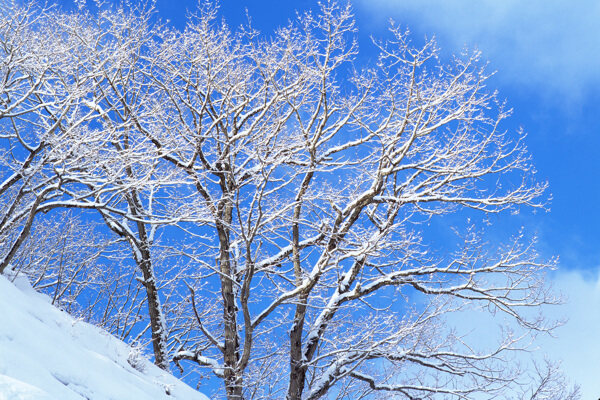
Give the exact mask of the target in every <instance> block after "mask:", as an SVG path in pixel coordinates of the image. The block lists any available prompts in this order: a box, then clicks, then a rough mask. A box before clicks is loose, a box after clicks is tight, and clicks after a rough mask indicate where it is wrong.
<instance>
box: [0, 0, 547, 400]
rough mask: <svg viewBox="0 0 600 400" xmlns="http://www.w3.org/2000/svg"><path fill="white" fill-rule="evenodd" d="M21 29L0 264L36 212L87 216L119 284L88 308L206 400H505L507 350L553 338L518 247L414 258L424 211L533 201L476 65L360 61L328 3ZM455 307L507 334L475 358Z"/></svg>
mask: <svg viewBox="0 0 600 400" xmlns="http://www.w3.org/2000/svg"><path fill="white" fill-rule="evenodd" d="M21 13H22V14H23V18H22V19H19V18H20V17H15V16H10V17H3V19H2V21H1V24H2V25H1V27H0V28H1V29H3V30H2V31H1V32H0V42H1V43H0V44H2V51H3V52H4V53H3V56H5V57H4V59H5V61H4V63H3V64H2V66H1V70H0V73H1V76H0V79H2V82H3V83H2V86H1V87H0V106H1V107H2V109H0V123H1V124H2V125H1V127H2V136H0V138H1V139H2V140H3V141H4V142H3V144H2V146H1V147H0V148H1V149H2V151H3V153H2V161H1V162H2V163H3V164H5V165H6V166H8V169H7V171H10V173H4V172H3V175H2V181H3V183H2V186H0V195H1V196H2V197H1V199H0V202H1V203H0V204H1V206H2V207H3V208H2V212H3V214H2V217H3V218H4V219H3V220H2V221H0V235H5V236H6V237H10V238H12V237H13V236H14V237H15V238H16V239H14V240H13V242H7V243H15V244H14V245H12V247H11V249H12V248H15V251H14V252H12V253H11V252H10V251H9V252H8V253H7V254H8V255H4V253H2V256H3V257H4V261H2V264H0V265H1V266H0V270H2V269H3V268H4V267H5V266H6V265H8V263H9V262H10V261H11V258H12V257H14V254H16V249H17V247H19V246H20V245H21V244H22V242H23V240H24V239H25V238H26V236H27V235H28V234H29V232H30V230H31V226H32V224H33V221H34V219H35V216H36V215H37V214H38V213H39V211H44V212H47V211H50V210H51V209H53V208H58V207H69V208H73V209H79V210H93V211H94V212H95V213H94V214H93V215H95V217H94V216H90V214H89V211H86V212H87V213H86V214H85V215H86V218H89V219H90V221H91V220H92V219H94V218H96V220H98V221H102V222H103V223H104V224H105V228H106V230H107V232H112V233H114V234H116V235H117V237H119V238H121V239H122V240H123V241H125V242H126V243H128V245H129V247H130V249H131V253H130V254H131V256H130V257H131V260H132V265H133V266H134V267H135V268H131V270H130V272H129V273H125V274H119V275H118V276H120V277H121V279H124V280H125V281H126V282H129V286H128V289H127V291H126V293H127V294H126V295H124V296H121V297H119V296H114V297H110V295H109V294H108V293H109V292H110V291H108V292H106V293H107V296H108V297H109V298H110V302H109V303H111V304H114V303H115V302H117V303H118V302H119V301H120V300H119V299H122V301H123V304H121V305H119V306H114V307H113V308H111V307H112V306H111V307H104V308H103V310H105V311H106V312H108V313H109V314H110V313H111V312H114V313H115V314H119V313H120V312H122V311H123V310H126V311H125V315H126V316H127V318H116V319H112V321H117V325H118V326H117V327H116V328H115V330H116V331H118V332H127V334H126V335H123V336H122V337H128V336H129V335H131V336H132V337H133V336H136V337H138V338H139V337H140V336H141V335H143V334H144V332H145V331H146V330H147V329H149V330H150V333H151V335H150V341H149V342H150V343H152V344H151V346H152V348H153V352H154V357H155V361H156V363H157V364H158V365H160V366H161V367H162V368H165V369H168V368H169V363H170V362H173V363H175V365H177V366H178V367H179V368H180V369H182V370H183V369H184V368H189V366H195V367H196V368H201V369H202V368H206V369H208V370H209V371H211V372H212V373H213V374H214V376H215V377H216V378H218V379H221V380H222V381H223V388H224V393H223V395H224V396H225V397H226V398H228V399H242V398H283V397H286V398H288V399H290V400H291V399H318V398H353V399H358V398H364V397H366V398H370V397H380V396H381V397H388V396H392V397H393V396H400V397H402V398H404V397H405V398H468V397H470V396H471V395H473V394H474V393H479V392H482V393H489V394H494V393H499V392H502V391H505V390H507V388H508V387H510V386H511V385H512V383H511V382H512V379H513V378H514V376H515V374H516V373H517V372H516V370H515V369H513V368H510V367H511V365H510V363H509V360H510V357H508V356H507V355H510V354H512V353H513V351H515V350H522V349H524V348H525V346H526V342H527V339H528V338H529V337H531V335H533V334H536V333H538V332H544V331H546V330H549V329H551V328H552V324H551V323H550V324H548V323H546V321H545V320H544V319H543V318H540V317H539V315H538V313H537V311H538V310H539V308H540V307H541V306H543V305H545V304H552V303H555V302H556V299H555V298H554V297H553V296H552V295H551V294H550V293H549V292H548V290H547V288H546V286H545V285H544V281H543V273H544V271H545V270H546V269H548V268H551V267H552V265H553V262H552V261H544V260H541V259H540V258H539V257H538V255H537V254H536V252H535V249H534V241H533V240H532V239H531V238H528V237H526V235H524V234H522V233H520V232H517V233H516V234H515V235H514V236H513V237H512V238H508V239H507V241H506V242H504V243H501V244H497V245H496V246H491V245H490V244H489V243H488V240H486V233H485V230H483V229H482V228H481V226H480V224H476V223H474V224H472V225H471V224H469V223H467V224H466V225H465V226H462V227H460V226H459V228H460V230H461V231H462V232H463V236H462V237H463V239H462V242H461V244H460V245H459V246H456V245H455V243H448V245H447V246H445V249H444V250H445V251H443V252H442V251H439V250H437V249H439V248H440V247H441V246H439V245H438V244H436V243H432V242H431V240H432V239H431V237H432V235H431V234H430V231H429V230H428V224H430V223H433V224H435V223H436V222H437V221H440V220H441V219H442V218H443V217H444V216H449V215H464V216H465V218H462V219H461V221H464V220H465V219H466V216H470V217H473V218H478V216H481V217H487V216H489V215H492V214H501V215H509V214H511V212H517V211H519V210H520V209H522V208H534V209H535V208H541V207H543V205H544V199H543V198H542V196H543V193H544V191H545V189H546V184H545V183H539V182H538V181H536V179H535V176H534V175H535V171H534V168H533V166H532V164H531V162H530V158H529V155H528V153H527V151H526V149H525V146H524V137H525V135H524V134H523V133H522V132H507V131H505V130H503V128H502V122H503V120H504V119H505V118H506V117H507V116H508V115H509V114H510V111H509V110H507V109H506V108H505V107H504V104H503V103H502V102H501V101H499V100H498V97H497V94H496V93H495V92H493V91H490V90H489V89H487V88H486V82H487V79H488V77H489V74H488V73H487V72H486V70H485V68H484V67H483V66H482V65H481V63H480V62H479V54H478V53H476V52H475V53H469V54H465V55H462V56H459V57H455V58H453V59H452V60H451V61H450V62H449V63H445V62H443V61H440V57H439V51H438V49H437V47H436V44H435V42H434V41H427V42H426V43H425V44H424V45H423V46H420V47H415V46H413V45H412V44H411V43H410V41H409V35H408V33H407V32H405V31H403V30H402V29H400V28H399V27H397V26H395V25H392V26H391V27H390V37H389V38H388V39H387V40H383V41H374V46H375V47H376V49H377V50H378V54H379V55H378V57H377V59H376V60H375V61H374V62H373V63H371V64H369V65H362V64H361V63H359V62H358V61H357V55H358V54H359V48H358V45H357V42H356V28H355V24H354V20H353V16H352V13H351V9H350V7H349V6H347V7H339V6H338V5H336V4H335V3H330V2H328V3H325V4H323V5H322V6H321V8H320V11H319V13H317V14H311V13H307V14H301V15H300V16H299V17H298V18H297V20H296V21H293V22H290V23H289V24H288V25H287V26H285V27H282V28H279V29H278V30H277V31H276V32H275V33H274V34H273V35H271V36H268V37H266V36H264V35H263V34H260V33H259V32H256V31H255V30H253V28H252V27H251V26H247V27H243V28H240V29H239V30H238V31H232V30H230V28H229V27H228V26H227V25H226V24H225V23H224V22H219V21H218V19H217V17H218V8H217V7H215V6H214V5H213V4H205V5H203V6H201V7H200V8H199V10H198V12H197V14H196V15H195V16H193V17H191V18H190V20H189V22H188V25H187V26H186V28H185V29H184V30H176V29H174V28H169V27H168V26H166V25H162V24H160V23H156V22H154V21H155V19H156V16H154V15H153V14H152V11H151V9H146V8H144V7H141V8H130V9H125V10H123V9H120V10H117V11H110V10H106V9H105V10H104V11H98V15H92V14H90V12H88V11H85V10H80V11H76V12H73V13H63V12H60V11H56V10H40V9H37V8H30V9H27V10H22V11H21ZM15 15H17V14H15ZM40 20H43V23H41V22H40ZM29 21H31V22H29ZM11 24H17V25H18V26H19V27H20V28H19V29H21V31H22V32H23V33H19V32H20V31H17V30H15V29H14V28H12V27H11V26H12V25H11ZM49 37H52V38H56V40H50V41H48V40H46V41H45V42H46V43H47V42H50V43H51V44H52V45H51V46H50V45H46V44H44V45H43V46H42V45H40V43H41V42H42V40H41V38H49ZM36 46H38V47H39V48H38V47H36ZM13 49H17V50H13ZM57 55H58V56H57ZM58 62H61V63H63V64H60V65H54V64H53V63H58ZM30 135H35V136H32V137H33V139H31V138H30ZM31 141H33V142H31ZM30 142H31V143H30ZM45 143H48V144H47V145H46V144H45ZM38 148H40V149H41V148H43V149H44V152H42V151H41V150H37V149H38ZM46 154H49V155H47V156H46ZM29 158H32V160H34V161H35V165H36V166H37V165H39V167H36V168H37V169H36V170H35V171H34V169H33V168H32V167H30V164H31V165H34V164H33V161H28V160H29ZM3 171H4V170H3ZM30 171H31V172H30ZM30 177H31V178H30ZM29 180H31V183H29ZM25 183H27V184H28V185H33V186H31V188H29V186H26V184H25ZM22 187H23V188H26V189H20V188H22ZM19 190H24V193H25V194H24V195H22V197H21V198H20V197H18V194H19V193H20V192H19ZM82 212H83V211H82ZM460 213H462V214H460ZM5 221H8V222H5ZM11 221H14V222H11ZM15 227H22V229H21V230H20V231H19V230H18V229H15ZM15 232H16V233H15ZM11 235H12V236H11ZM21 237H23V239H21ZM433 237H434V238H435V235H434V236H433ZM11 251H12V250H11ZM11 254H12V255H11ZM138 273H141V276H137V274H138ZM140 285H141V286H140ZM115 287H117V286H115ZM118 287H121V288H123V287H125V286H118ZM140 287H142V288H143V290H144V291H145V294H146V295H145V302H146V304H147V310H148V311H147V316H148V317H145V316H144V317H142V318H141V319H137V318H133V320H132V319H130V318H129V316H131V315H137V314H138V313H139V310H140V307H139V304H140V303H139V302H138V301H137V300H132V299H137V298H138V297H137V294H136V293H137V292H136V290H139V289H140ZM102 293H105V292H102ZM470 309H478V310H481V309H483V310H487V311H488V312H490V313H493V314H496V313H499V314H501V315H504V316H506V317H507V318H510V319H511V320H512V321H514V323H515V324H514V325H515V326H516V329H515V331H507V332H506V335H504V336H503V337H502V338H501V340H500V341H499V342H498V343H497V345H496V346H495V347H493V348H486V349H478V348H477V347H476V346H474V345H473V344H471V343H469V342H468V336H462V334H461V332H460V330H455V329H452V327H451V326H447V324H448V323H449V318H448V317H449V316H450V315H452V314H453V313H455V312H465V311H466V310H470ZM111 310H112V311H111ZM117 310H120V311H117ZM127 310H128V311H127ZM134 310H135V311H134ZM119 315H120V314H119ZM144 326H145V327H144ZM546 386H547V385H546Z"/></svg>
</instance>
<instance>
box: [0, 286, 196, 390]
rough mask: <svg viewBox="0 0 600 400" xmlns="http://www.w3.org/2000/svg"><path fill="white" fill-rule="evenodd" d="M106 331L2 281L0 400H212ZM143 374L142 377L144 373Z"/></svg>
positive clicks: (25, 287)
mask: <svg viewBox="0 0 600 400" xmlns="http://www.w3.org/2000/svg"><path fill="white" fill-rule="evenodd" d="M131 354H132V353H131V348H130V347H128V346H127V345H126V344H125V343H123V342H121V341H120V340H118V339H116V338H115V337H113V336H111V335H109V334H108V333H106V332H104V331H102V330H101V329H99V328H97V327H95V326H93V325H90V324H87V323H85V322H81V321H76V320H74V319H73V318H72V317H71V316H69V315H68V314H66V313H64V312H62V311H60V310H58V309H57V308H55V307H53V306H52V305H51V304H49V300H48V298H47V297H46V296H44V295H41V294H38V293H36V292H35V291H34V290H33V289H32V288H31V286H29V283H28V282H27V280H26V279H25V278H20V277H18V278H17V280H16V281H15V283H14V284H13V283H11V282H10V281H9V280H8V279H6V277H4V276H0V400H83V399H87V400H146V399H148V400H158V399H161V400H163V399H164V400H167V399H168V400H179V399H185V400H207V397H206V396H204V395H202V394H200V393H198V392H196V391H195V390H193V389H192V388H190V387H189V386H187V385H185V384H184V383H182V382H181V381H179V380H177V379H176V378H174V377H173V376H171V375H169V374H167V373H165V372H163V371H162V370H160V369H159V368H157V367H156V366H154V365H153V364H152V363H150V362H149V361H147V360H144V359H141V358H139V357H138V358H135V360H136V361H137V362H133V364H135V365H136V366H137V369H136V368H133V367H132V366H131V365H130V363H129V362H128V358H130V357H131ZM138 369H139V370H142V371H143V372H140V371H139V370H138Z"/></svg>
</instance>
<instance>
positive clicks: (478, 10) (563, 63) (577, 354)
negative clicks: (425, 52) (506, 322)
mask: <svg viewBox="0 0 600 400" xmlns="http://www.w3.org/2000/svg"><path fill="white" fill-rule="evenodd" d="M63 2H64V3H65V4H66V3H71V2H72V0H63ZM351 3H352V5H353V8H354V11H355V14H356V19H357V26H358V29H359V41H360V45H361V52H362V56H361V57H365V58H367V59H368V58H369V57H370V56H373V57H375V54H374V53H372V52H373V48H372V47H370V46H369V42H370V39H369V36H370V35H373V36H375V37H377V36H379V37H381V36H384V35H385V34H386V29H387V26H388V20H389V19H390V18H392V19H394V20H395V21H396V22H397V23H399V24H400V25H402V26H404V27H407V28H409V29H410V30H411V32H412V35H413V38H414V40H415V42H419V41H420V40H421V39H422V38H423V37H424V36H426V35H427V36H432V35H435V36H436V37H437V40H438V43H439V44H440V46H441V47H442V49H443V52H444V54H446V55H448V54H451V53H458V52H460V51H461V50H462V49H463V48H464V47H465V46H466V47H468V48H478V49H480V50H482V52H483V59H486V60H488V61H489V64H490V67H489V70H490V71H494V70H496V71H497V73H496V75H495V76H494V77H493V78H492V79H491V80H490V81H489V86H490V87H491V88H497V89H498V90H499V92H500V97H501V98H505V99H507V101H508V104H509V106H510V107H512V108H514V114H513V116H512V117H511V119H510V120H509V121H508V122H507V123H506V124H505V128H506V129H518V128H519V127H523V128H524V130H525V131H526V132H528V133H529V136H528V138H527V145H528V147H529V150H530V152H531V154H532V156H533V159H534V162H535V165H536V167H537V170H538V174H539V175H538V176H539V178H540V180H548V181H549V184H550V192H551V194H552V198H553V199H552V201H551V203H550V208H551V212H549V213H537V214H535V215H533V216H531V217H529V218H528V219H527V220H526V221H525V223H526V228H527V229H528V230H530V231H535V232H536V233H537V234H538V236H539V238H540V243H539V249H540V251H541V252H542V254H544V255H545V256H547V257H550V256H559V257H560V264H559V270H558V271H557V272H556V273H555V274H554V275H553V277H552V281H553V284H554V286H556V287H557V288H558V289H559V290H560V291H562V292H564V293H565V294H566V295H567V296H568V297H569V298H570V301H569V303H568V304H567V305H565V306H563V307H561V308H560V309H559V310H558V309H555V310H552V311H550V312H551V313H555V314H556V315H557V316H561V315H566V316H568V317H569V318H570V320H571V321H570V323H569V324H568V325H567V326H566V327H564V328H561V329H559V330H558V331H557V336H558V338H557V339H556V340H554V341H552V342H550V341H546V340H544V341H543V342H540V343H539V345H540V347H542V350H543V351H544V352H548V353H549V354H550V355H551V356H554V357H556V358H560V359H562V360H563V366H564V369H565V370H566V372H567V374H568V375H570V377H571V378H573V379H574V380H576V381H578V382H579V383H580V384H581V385H582V389H583V398H584V399H587V398H597V397H598V396H599V395H600V383H598V382H597V377H596V375H597V372H598V371H599V370H600V349H599V348H598V346H597V344H596V341H595V332H597V331H599V330H600V318H599V316H598V315H595V314H592V315H590V312H591V313H593V312H594V311H592V310H596V309H599V308H600V284H599V281H598V273H597V269H598V266H600V229H599V226H600V208H599V207H598V202H597V199H599V198H600V181H599V178H600V164H599V162H598V161H599V158H598V154H599V151H598V149H600V118H599V117H600V109H599V106H598V104H600V24H598V22H597V21H599V20H600V2H597V1H596V0H579V1H577V2H567V1H564V0H529V1H527V2H522V1H517V0H354V1H352V2H351ZM196 4H197V3H196V1H195V0H157V7H158V10H159V14H160V15H161V16H162V17H163V18H165V19H169V20H170V21H171V22H172V23H173V24H174V25H176V26H181V25H182V24H183V23H184V22H185V15H186V12H187V11H186V10H193V9H194V8H195V6H196ZM220 4H221V12H222V15H223V16H224V17H225V18H226V20H227V22H228V23H229V24H230V25H231V26H237V25H239V24H240V23H243V22H245V20H246V17H245V15H246V12H245V9H248V13H249V15H251V16H252V21H253V25H254V26H255V27H256V28H258V29H260V30H261V31H262V32H264V33H265V34H269V32H271V31H272V29H273V28H275V27H277V26H278V25H283V24H285V22H286V21H287V20H288V19H290V18H294V16H295V10H307V9H309V8H313V9H315V8H317V2H316V1H313V0H297V1H283V0H279V1H277V0H221V2H220ZM574 343H577V346H576V347H575V346H574V345H573V344H574ZM585 371H588V372H585ZM586 374H587V375H586ZM593 396H596V397H593Z"/></svg>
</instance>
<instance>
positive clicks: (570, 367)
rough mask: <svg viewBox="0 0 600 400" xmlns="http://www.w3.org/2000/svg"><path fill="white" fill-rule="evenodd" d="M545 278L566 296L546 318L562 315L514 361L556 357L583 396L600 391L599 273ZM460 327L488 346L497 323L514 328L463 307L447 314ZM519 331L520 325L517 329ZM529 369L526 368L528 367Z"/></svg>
mask: <svg viewBox="0 0 600 400" xmlns="http://www.w3.org/2000/svg"><path fill="white" fill-rule="evenodd" d="M549 283H550V284H551V285H552V287H553V290H554V291H555V292H556V293H557V294H558V293H560V294H562V295H563V296H564V297H565V301H566V302H565V303H564V304H562V305H560V306H551V307H546V308H545V310H544V315H545V316H546V318H547V320H548V321H560V320H565V319H566V323H565V324H564V325H563V326H561V327H559V328H557V329H556V330H554V332H553V336H549V335H539V336H538V337H537V338H536V339H535V341H534V342H533V343H532V344H531V345H530V346H529V349H530V350H531V352H528V353H520V354H518V355H517V354H515V357H516V358H515V359H514V360H512V361H513V362H519V363H521V364H522V366H523V367H527V366H528V365H529V368H532V365H531V361H532V360H537V362H538V363H540V364H541V363H543V360H544V359H546V358H547V359H549V360H551V361H554V362H560V366H561V370H562V372H563V373H564V375H565V377H566V378H567V380H568V381H570V382H571V383H572V384H574V383H577V384H579V385H580V387H581V394H582V399H597V398H598V397H599V396H600V380H599V379H598V373H599V371H600V345H599V340H598V337H600V312H598V311H597V310H600V277H599V276H585V275H582V274H581V273H579V272H560V271H558V272H557V273H555V274H553V275H552V276H551V277H550V279H549ZM447 321H448V323H449V324H450V325H451V326H455V327H457V328H458V329H459V332H468V335H467V336H466V339H467V340H468V342H469V344H470V345H473V346H474V347H475V348H478V349H485V348H491V347H492V346H493V345H494V343H497V341H498V340H500V336H501V334H500V327H503V328H512V329H517V324H516V322H515V321H514V320H513V319H511V318H509V317H507V316H505V315H503V314H497V315H496V316H495V317H493V316H491V315H490V314H488V313H486V312H474V311H465V312H462V313H457V314H454V315H450V316H449V317H448V319H447ZM517 332H519V330H517ZM530 372H531V371H530Z"/></svg>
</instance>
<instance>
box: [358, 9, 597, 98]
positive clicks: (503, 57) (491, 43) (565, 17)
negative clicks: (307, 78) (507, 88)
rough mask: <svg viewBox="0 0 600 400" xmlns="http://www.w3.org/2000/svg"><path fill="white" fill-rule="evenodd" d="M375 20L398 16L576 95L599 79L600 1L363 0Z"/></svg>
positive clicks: (555, 90) (510, 75) (515, 73)
mask: <svg viewBox="0 0 600 400" xmlns="http://www.w3.org/2000/svg"><path fill="white" fill-rule="evenodd" d="M356 1H357V4H358V8H359V10H361V11H366V12H367V13H369V14H370V15H371V16H372V17H373V18H377V19H379V18H383V17H385V18H388V17H392V18H394V19H395V20H396V21H397V22H399V23H401V24H403V25H408V26H409V28H411V29H416V30H418V31H419V32H426V33H429V34H436V35H437V36H438V38H439V39H440V41H441V42H442V44H444V45H445V46H451V47H453V48H454V51H455V52H456V51H457V50H460V49H461V48H462V47H464V46H465V45H467V46H468V47H475V46H476V47H477V48H479V49H481V50H482V51H483V52H484V57H485V58H486V59H489V60H490V61H491V62H492V66H493V68H495V69H498V70H500V71H501V77H502V78H503V79H509V80H511V81H512V82H515V83H517V84H522V85H527V86H529V85H531V84H533V85H536V86H539V87H543V90H544V91H545V92H546V94H549V95H557V94H558V95H561V96H566V97H568V98H577V97H579V96H580V95H581V94H585V91H586V90H590V88H591V87H593V86H598V85H600V73H599V71H600V24H599V23H598V21H600V2H597V1H595V0H581V1H576V2H568V1H562V0H529V1H525V2H524V1H517V0H501V1H499V0H453V1H447V0H356Z"/></svg>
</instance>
